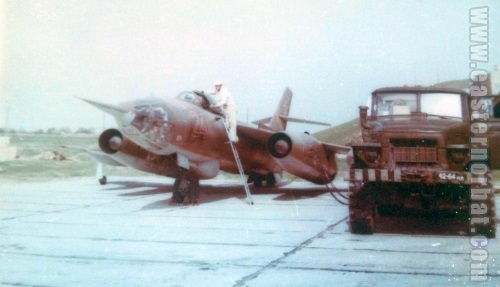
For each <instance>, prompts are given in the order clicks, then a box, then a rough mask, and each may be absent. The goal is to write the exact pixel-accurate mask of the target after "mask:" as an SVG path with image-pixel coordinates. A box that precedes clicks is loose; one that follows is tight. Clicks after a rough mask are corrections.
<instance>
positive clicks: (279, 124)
mask: <svg viewBox="0 0 500 287" xmlns="http://www.w3.org/2000/svg"><path fill="white" fill-rule="evenodd" d="M292 96H293V93H292V91H291V90H290V89H289V88H286V89H285V91H284V92H283V96H281V100H280V103H279V105H278V108H277V109H276V112H275V113H274V115H273V116H272V117H269V118H265V119H261V120H258V121H255V122H253V123H254V124H256V125H258V126H259V128H261V129H266V130H270V131H275V132H281V131H284V130H286V126H287V123H288V122H296V123H304V124H315V125H323V126H330V124H328V123H322V122H316V121H309V120H305V119H298V118H292V117H289V116H288V113H289V112H290V105H291V103H292Z"/></svg>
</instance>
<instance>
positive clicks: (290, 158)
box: [267, 132, 337, 184]
mask: <svg viewBox="0 0 500 287" xmlns="http://www.w3.org/2000/svg"><path fill="white" fill-rule="evenodd" d="M267 150H268V151H269V153H271V155H272V156H273V157H274V158H276V160H277V162H278V164H279V165H280V166H281V168H283V170H285V171H286V172H288V173H290V174H293V175H295V176H298V177H300V178H303V179H306V180H308V181H311V182H313V183H316V184H326V183H329V182H331V181H332V180H333V179H334V178H335V175H337V162H336V159H335V152H334V151H332V150H331V149H326V148H325V146H324V145H323V144H322V143H321V142H319V141H318V140H317V139H316V138H314V137H313V136H311V135H309V134H307V133H302V134H290V133H283V132H278V133H275V134H273V135H272V136H271V138H269V141H268V142H267Z"/></svg>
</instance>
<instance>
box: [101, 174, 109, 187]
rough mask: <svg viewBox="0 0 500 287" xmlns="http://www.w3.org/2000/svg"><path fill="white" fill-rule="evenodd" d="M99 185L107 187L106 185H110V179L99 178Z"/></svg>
mask: <svg viewBox="0 0 500 287" xmlns="http://www.w3.org/2000/svg"><path fill="white" fill-rule="evenodd" d="M99 183H100V184H101V185H105V184H106V183H108V179H107V178H106V176H103V177H101V178H99Z"/></svg>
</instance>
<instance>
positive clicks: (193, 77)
mask: <svg viewBox="0 0 500 287" xmlns="http://www.w3.org/2000/svg"><path fill="white" fill-rule="evenodd" d="M480 6H487V7H488V8H489V10H488V11H489V17H488V20H489V23H488V33H489V34H488V36H489V37H488V39H489V43H488V44H489V54H488V56H489V59H488V63H481V64H480V67H481V68H484V69H487V70H493V69H494V68H495V65H497V64H500V49H498V47H500V23H499V21H500V17H499V14H500V1H481V0H479V1H430V0H419V1H411V0H410V1H347V0H346V1H335V0H325V1H322V0H316V1H305V0H303V1H298V0H286V1H285V0H266V1H264V0H256V1H243V0H217V1H214V0H203V1H202V0H194V1H183V0H178V1H177V0H170V1H169V0H166V1H164V0H157V1H153V0H151V1H124V0H107V1H100V0H85V1H83V0H79V1H74V0H44V1H40V0H33V1H28V0H21V1H17V0H11V1H7V0H0V20H1V21H2V22H3V23H0V27H1V28H0V49H1V50H0V80H1V82H0V83H1V86H0V92H1V94H0V112H1V115H2V116H1V117H0V127H8V128H15V129H26V130H36V129H40V128H42V129H47V128H50V127H56V128H62V127H69V128H71V129H76V128H78V127H85V128H95V129H98V130H99V129H101V128H102V127H103V116H102V113H101V112H100V111H98V110H96V109H95V108H93V107H91V106H88V105H87V104H85V103H84V102H82V101H80V100H78V99H76V98H75V96H77V97H84V98H88V99H92V100H98V101H102V102H106V103H119V102H123V101H127V100H131V99H137V98H140V97H149V96H151V95H153V96H157V97H175V96H176V95H177V94H178V93H180V92H181V91H186V90H206V91H209V90H212V89H213V86H212V83H213V82H214V81H215V80H221V81H222V82H223V83H224V85H225V86H226V87H227V88H228V89H229V91H230V92H231V94H232V95H233V97H234V100H235V102H236V105H237V107H238V120H240V121H243V122H247V121H250V122H251V121H254V120H257V119H261V118H265V117H268V116H270V115H272V114H273V113H274V110H275V108H276V106H277V104H278V101H279V98H280V96H281V94H282V93H283V91H284V89H285V87H289V88H290V89H291V90H292V91H293V93H294V98H293V101H292V107H291V111H290V115H291V116H293V117H301V118H306V119H309V120H316V121H323V122H328V123H330V124H332V125H338V124H341V123H343V122H346V121H349V120H352V119H354V118H356V117H357V116H358V106H359V105H362V104H365V103H366V102H367V98H368V97H369V95H370V93H371V91H373V90H374V89H376V88H380V87H385V86H399V85H415V84H417V85H432V84H434V83H436V82H438V81H447V80H457V79H466V78H468V76H469V73H470V71H471V68H470V67H469V64H470V60H469V46H470V45H471V42H470V38H469V29H470V22H469V10H470V8H472V7H480ZM110 122H111V120H110V119H106V120H105V123H104V125H106V126H108V125H111V123H110ZM298 128H299V129H304V130H312V131H315V130H317V129H318V128H310V127H298Z"/></svg>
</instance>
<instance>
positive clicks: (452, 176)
mask: <svg viewBox="0 0 500 287" xmlns="http://www.w3.org/2000/svg"><path fill="white" fill-rule="evenodd" d="M439 178H440V179H443V180H456V181H465V176H464V175H463V174H462V173H455V172H440V173H439Z"/></svg>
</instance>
